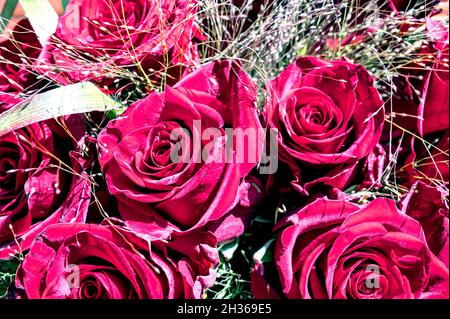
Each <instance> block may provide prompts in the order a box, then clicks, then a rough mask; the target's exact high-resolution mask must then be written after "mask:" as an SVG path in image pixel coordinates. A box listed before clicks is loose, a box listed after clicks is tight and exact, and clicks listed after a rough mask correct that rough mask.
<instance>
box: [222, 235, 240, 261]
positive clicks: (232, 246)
mask: <svg viewBox="0 0 450 319" xmlns="http://www.w3.org/2000/svg"><path fill="white" fill-rule="evenodd" d="M238 246H239V239H236V240H234V241H232V242H230V243H226V244H223V245H222V246H220V247H219V251H220V253H221V254H222V256H223V257H224V258H225V260H226V261H229V260H231V259H232V258H233V255H234V252H235V251H236V249H237V248H238Z"/></svg>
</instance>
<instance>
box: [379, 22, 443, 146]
mask: <svg viewBox="0 0 450 319" xmlns="http://www.w3.org/2000/svg"><path fill="white" fill-rule="evenodd" d="M423 27H426V28H427V32H428V39H429V41H428V42H424V44H423V45H422V46H421V47H420V50H419V52H415V53H414V54H415V55H416V56H417V57H418V58H417V59H415V60H414V61H415V62H414V63H409V64H408V65H405V66H404V67H402V68H401V69H400V76H399V77H398V78H396V79H395V86H396V88H397V93H396V94H394V96H393V98H392V100H390V101H387V104H386V105H387V107H386V109H387V110H391V109H392V112H391V114H392V116H391V120H392V121H393V122H394V124H393V125H386V126H385V132H384V133H383V140H385V141H390V138H391V137H394V138H395V137H399V136H401V135H402V134H403V133H404V130H407V131H410V132H413V133H415V134H419V135H420V136H424V135H427V134H432V133H436V132H439V131H442V130H448V128H449V119H448V113H449V71H448V61H449V60H448V59H449V51H448V50H449V48H448V28H447V27H445V25H444V24H443V23H442V22H441V21H436V20H433V19H431V18H427V20H426V24H424V23H414V24H409V23H405V26H404V28H405V29H408V28H416V29H418V28H423Z"/></svg>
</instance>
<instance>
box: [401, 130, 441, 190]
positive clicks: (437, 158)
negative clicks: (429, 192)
mask: <svg viewBox="0 0 450 319" xmlns="http://www.w3.org/2000/svg"><path fill="white" fill-rule="evenodd" d="M429 140H430V141H431V142H429V141H427V140H425V139H419V138H414V137H411V139H410V143H409V145H410V147H409V148H407V150H408V155H407V157H406V160H405V162H404V165H402V166H401V167H400V169H399V171H398V178H399V179H401V180H402V182H403V183H404V184H405V185H406V186H411V185H412V184H414V182H416V181H422V182H424V183H426V184H430V185H448V182H449V167H448V163H449V156H448V152H449V132H448V131H444V132H443V133H442V134H439V135H438V137H437V138H435V139H429Z"/></svg>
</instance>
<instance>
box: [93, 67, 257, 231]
mask: <svg viewBox="0 0 450 319" xmlns="http://www.w3.org/2000/svg"><path fill="white" fill-rule="evenodd" d="M230 129H232V130H233V132H237V133H236V136H234V137H233V136H230V135H229V134H227V133H226V131H227V130H230ZM245 132H254V133H255V134H256V135H252V134H249V135H246V136H247V137H248V138H247V139H246V138H244V139H241V138H240V137H242V136H243V135H241V134H244V133H245ZM174 133H177V134H174ZM178 133H179V134H178ZM263 139H264V134H263V132H262V131H261V124H260V122H259V119H258V116H257V110H256V87H255V84H254V83H253V82H252V80H251V78H250V77H249V76H248V75H247V74H246V73H245V71H243V69H242V67H241V66H240V64H238V63H236V62H233V61H226V60H225V61H215V62H211V63H209V64H207V65H205V66H203V67H202V68H200V69H199V70H197V71H195V72H194V73H192V74H190V75H189V76H187V77H185V78H184V79H183V80H182V81H181V82H179V83H178V84H177V85H175V86H174V87H173V88H171V87H168V86H167V87H166V89H165V91H164V92H163V93H153V94H151V95H150V96H149V97H147V98H145V99H143V100H140V101H138V102H136V103H134V104H133V105H131V106H130V107H129V108H128V109H127V111H126V112H125V113H124V114H123V115H122V116H121V117H120V118H118V119H116V120H114V121H112V122H110V123H109V124H108V126H107V127H106V129H104V130H103V131H102V132H101V134H100V136H99V139H98V143H99V147H100V157H99V160H100V164H101V167H102V170H103V172H104V175H105V178H106V181H107V184H108V189H109V191H110V192H111V193H112V194H113V195H115V196H116V197H117V200H118V202H119V211H120V215H121V217H122V218H123V219H124V220H125V221H126V222H127V223H128V224H129V225H130V227H132V228H133V229H134V230H136V231H138V232H140V233H142V234H148V233H159V234H161V235H162V236H167V234H170V233H171V232H173V231H177V232H185V231H189V230H192V229H194V228H196V229H198V228H201V227H205V225H206V224H207V223H209V222H211V221H216V220H219V219H221V218H223V217H224V216H225V214H227V213H229V212H230V211H231V210H232V209H233V208H235V207H236V206H237V205H238V204H239V203H240V202H241V200H242V198H244V197H245V196H247V195H246V194H247V193H248V190H249V187H246V188H245V187H243V186H242V184H243V183H244V178H245V177H247V175H248V174H249V173H250V171H251V170H252V169H253V168H254V167H255V166H256V163H257V162H258V160H259V158H260V156H261V154H262V150H263V143H264V140H263ZM230 144H232V147H230V146H229V145H230ZM180 150H182V151H181V152H180ZM171 154H172V155H173V154H176V156H178V157H177V159H176V160H173V158H172V156H171ZM256 189H257V188H256ZM259 191H260V189H259Z"/></svg>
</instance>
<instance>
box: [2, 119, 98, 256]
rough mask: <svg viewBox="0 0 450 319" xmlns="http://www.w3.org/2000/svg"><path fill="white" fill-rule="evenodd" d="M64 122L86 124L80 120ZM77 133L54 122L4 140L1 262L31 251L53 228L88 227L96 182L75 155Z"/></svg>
mask: <svg viewBox="0 0 450 319" xmlns="http://www.w3.org/2000/svg"><path fill="white" fill-rule="evenodd" d="M60 121H62V122H65V124H66V127H72V126H79V125H82V122H81V123H80V121H81V118H80V117H70V118H68V119H67V120H62V119H61V120H60ZM59 130H61V131H62V132H59ZM75 131H76V130H75V129H74V130H73V131H72V132H71V133H72V134H73V135H72V137H69V136H68V134H67V133H65V134H63V132H64V130H63V129H62V128H58V125H56V123H55V122H53V121H49V122H41V123H36V124H32V125H30V126H28V127H25V128H23V129H20V130H17V131H14V132H10V133H7V134H6V135H3V136H0V258H8V257H9V256H10V255H15V254H17V253H19V252H21V251H24V250H27V249H28V248H29V246H30V244H31V242H32V240H33V239H34V238H35V237H36V235H37V234H39V233H40V232H41V231H42V230H43V229H45V228H46V227H47V226H48V225H51V224H55V223H60V222H66V223H72V222H84V220H85V218H86V214H87V210H88V205H89V200H90V191H91V189H90V187H91V183H90V181H89V177H88V175H87V174H86V173H85V172H84V171H83V168H82V167H81V165H80V163H79V161H78V158H77V153H76V152H74V151H73V152H70V150H76V146H75V145H73V144H74V143H75V142H74V141H72V140H71V138H75V136H77V133H75ZM70 145H73V146H70ZM69 152H70V153H69Z"/></svg>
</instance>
